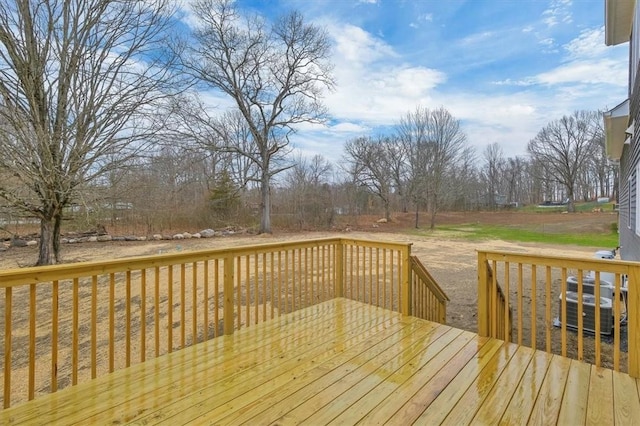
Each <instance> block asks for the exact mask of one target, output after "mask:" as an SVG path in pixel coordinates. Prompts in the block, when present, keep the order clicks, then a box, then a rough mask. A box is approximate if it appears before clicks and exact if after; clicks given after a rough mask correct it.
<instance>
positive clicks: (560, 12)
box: [542, 0, 573, 27]
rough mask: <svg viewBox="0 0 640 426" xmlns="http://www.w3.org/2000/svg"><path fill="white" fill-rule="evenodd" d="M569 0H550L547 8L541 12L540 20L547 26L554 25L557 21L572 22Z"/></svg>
mask: <svg viewBox="0 0 640 426" xmlns="http://www.w3.org/2000/svg"><path fill="white" fill-rule="evenodd" d="M571 3H572V1H571V0H552V1H551V3H550V4H549V8H548V9H546V10H545V11H544V12H542V17H543V19H542V22H544V23H545V24H546V25H547V27H554V26H556V25H558V24H559V23H564V24H569V23H571V22H573V17H572V15H571V10H570V7H571Z"/></svg>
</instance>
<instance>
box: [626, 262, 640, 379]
mask: <svg viewBox="0 0 640 426" xmlns="http://www.w3.org/2000/svg"><path fill="white" fill-rule="evenodd" d="M639 285H640V266H635V265H633V266H631V267H629V275H628V276H627V289H628V292H627V298H628V299H627V302H628V304H629V306H628V308H627V327H628V332H629V348H628V354H629V358H628V360H629V369H628V372H629V375H630V376H631V377H635V378H640V288H638V286H639Z"/></svg>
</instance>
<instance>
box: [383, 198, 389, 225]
mask: <svg viewBox="0 0 640 426" xmlns="http://www.w3.org/2000/svg"><path fill="white" fill-rule="evenodd" d="M384 218H385V219H387V222H391V203H390V202H389V198H387V199H386V200H384Z"/></svg>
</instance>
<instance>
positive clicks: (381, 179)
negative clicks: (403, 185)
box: [344, 136, 395, 220]
mask: <svg viewBox="0 0 640 426" xmlns="http://www.w3.org/2000/svg"><path fill="white" fill-rule="evenodd" d="M392 149H395V146H394V144H393V142H392V141H391V140H390V139H389V138H385V137H382V136H379V137H378V138H376V139H373V138H370V137H360V138H356V139H353V140H350V141H348V142H347V143H346V144H345V147H344V150H345V163H346V167H345V170H346V171H347V173H348V174H349V175H350V176H351V177H352V178H353V181H354V182H355V183H356V184H357V185H359V186H364V187H366V188H367V189H368V190H369V191H370V192H371V193H372V194H375V195H376V196H378V197H379V198H380V200H381V201H382V204H383V205H384V215H385V218H386V219H387V220H391V194H392V188H393V183H394V176H393V168H392V167H391V155H390V153H389V151H390V150H392Z"/></svg>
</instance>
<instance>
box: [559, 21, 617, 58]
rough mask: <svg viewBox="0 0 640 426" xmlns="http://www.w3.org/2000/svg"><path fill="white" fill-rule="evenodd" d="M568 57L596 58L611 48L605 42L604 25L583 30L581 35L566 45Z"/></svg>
mask: <svg viewBox="0 0 640 426" xmlns="http://www.w3.org/2000/svg"><path fill="white" fill-rule="evenodd" d="M564 48H565V50H566V51H567V52H568V53H569V56H568V59H581V58H595V57H598V56H604V55H606V54H607V51H608V50H609V49H608V48H607V46H606V45H605V44H604V27H600V28H592V29H586V30H582V32H580V35H578V37H576V38H575V39H573V40H571V41H570V42H569V43H567V44H566V45H565V46H564Z"/></svg>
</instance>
